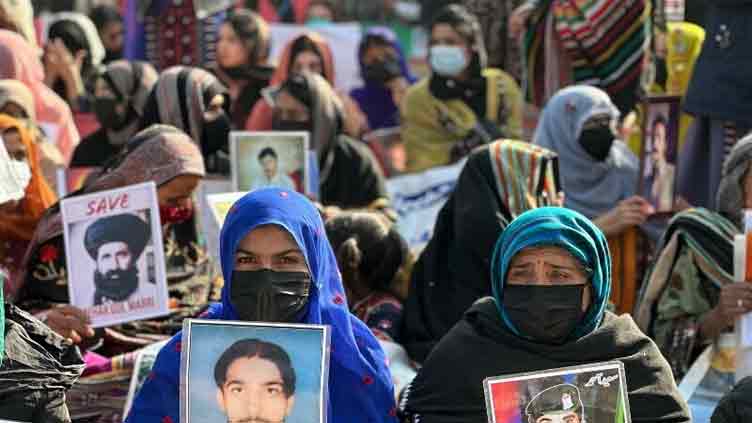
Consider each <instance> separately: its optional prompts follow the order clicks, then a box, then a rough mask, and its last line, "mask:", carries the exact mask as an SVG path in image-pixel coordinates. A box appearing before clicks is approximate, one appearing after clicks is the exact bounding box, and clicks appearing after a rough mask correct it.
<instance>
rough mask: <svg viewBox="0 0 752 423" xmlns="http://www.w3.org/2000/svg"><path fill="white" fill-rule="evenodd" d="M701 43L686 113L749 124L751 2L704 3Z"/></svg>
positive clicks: (751, 108) (751, 113)
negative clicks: (703, 29)
mask: <svg viewBox="0 0 752 423" xmlns="http://www.w3.org/2000/svg"><path fill="white" fill-rule="evenodd" d="M705 3H706V4H707V6H706V8H707V9H706V15H705V23H704V26H705V31H706V33H707V35H706V37H705V43H704V44H703V46H702V53H701V54H700V57H699V58H698V59H697V64H696V65H695V69H694V75H693V76H692V81H691V83H690V85H689V90H688V91H687V97H686V101H685V104H684V108H685V110H686V111H687V112H689V113H691V114H693V115H696V116H703V117H709V118H712V119H718V120H730V121H735V122H741V123H745V124H752V78H750V77H749V75H750V74H752V48H750V45H752V0H706V1H705Z"/></svg>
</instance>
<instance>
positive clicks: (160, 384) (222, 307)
mask: <svg viewBox="0 0 752 423" xmlns="http://www.w3.org/2000/svg"><path fill="white" fill-rule="evenodd" d="M262 225H278V226H280V227H281V228H283V229H284V230H286V231H287V232H289V233H290V235H291V236H292V237H293V238H294V239H295V242H296V243H297V244H298V246H299V247H300V250H301V251H302V252H303V254H304V256H305V258H306V261H307V263H308V269H309V270H310V273H311V277H312V279H313V281H314V286H313V289H312V290H311V296H310V299H309V307H308V311H307V314H306V316H305V317H304V318H303V319H302V321H301V323H309V324H324V325H329V326H330V327H331V352H330V364H329V404H328V419H327V421H328V422H332V423H339V422H341V423H350V422H355V421H357V422H374V423H375V422H396V421H397V420H396V417H394V416H395V414H396V409H395V400H394V386H393V383H392V379H391V375H390V373H389V369H388V367H387V364H386V356H385V355H384V352H383V351H382V349H381V347H380V346H379V343H378V341H377V340H376V338H375V337H374V336H373V334H372V333H371V331H370V330H369V329H368V327H366V325H365V324H363V323H362V322H361V321H360V320H358V319H357V318H356V317H355V316H353V315H352V314H350V311H349V310H348V307H347V299H346V298H345V294H344V289H343V287H342V280H341V277H340V274H339V270H338V269H337V260H336V258H335V256H334V252H333V251H332V248H331V246H330V244H329V240H328V239H327V237H326V232H325V230H324V224H323V222H322V221H321V217H320V215H319V212H318V211H317V210H316V208H315V207H314V206H313V204H311V202H310V201H308V200H307V199H306V198H305V197H303V196H302V195H300V194H297V193H295V192H291V191H286V190H280V189H276V188H273V189H264V190H259V191H254V192H252V193H250V194H247V195H245V196H244V197H243V198H241V199H240V200H238V201H237V202H236V203H235V204H234V205H233V206H232V208H231V209H230V212H229V213H228V215H227V218H226V220H225V223H224V226H223V227H222V233H221V235H220V258H221V261H222V263H221V265H222V273H223V275H224V278H225V285H224V288H223V289H222V302H221V303H220V304H215V305H212V307H211V308H210V309H209V311H208V313H207V314H206V316H202V317H203V318H208V319H217V320H238V315H237V313H236V311H235V309H234V308H233V306H232V304H231V302H230V289H231V286H232V272H233V269H234V257H235V250H236V249H237V247H238V244H239V243H240V241H241V240H242V239H243V238H245V236H246V235H247V234H248V233H249V232H250V231H251V230H253V229H254V228H257V227H259V226H262ZM181 339H182V335H181V334H180V333H179V334H177V335H175V336H174V337H173V339H172V340H170V342H169V343H168V344H167V345H166V346H165V347H164V348H163V349H162V351H160V353H159V356H158V357H157V361H156V363H155V364H154V368H153V371H152V374H151V375H150V377H149V378H148V380H147V382H146V383H145V384H144V386H143V388H142V389H141V391H140V392H139V395H138V397H137V398H136V400H135V401H134V404H133V408H132V410H131V413H130V415H129V416H128V420H127V422H133V423H136V422H138V423H141V422H158V423H163V422H165V421H168V420H166V419H165V418H166V417H169V418H170V419H171V420H169V421H170V422H173V423H175V422H178V421H179V420H178V419H179V415H180V411H179V392H178V387H179V383H180V349H181Z"/></svg>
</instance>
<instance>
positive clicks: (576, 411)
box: [483, 362, 631, 423]
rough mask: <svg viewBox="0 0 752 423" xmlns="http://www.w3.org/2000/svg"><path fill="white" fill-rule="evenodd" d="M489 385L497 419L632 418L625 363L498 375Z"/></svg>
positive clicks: (575, 421) (624, 422)
mask: <svg viewBox="0 0 752 423" xmlns="http://www.w3.org/2000/svg"><path fill="white" fill-rule="evenodd" d="M483 386H484V390H485V395H486V410H487V413H488V421H489V422H492V423H517V422H520V421H524V422H535V423H543V422H554V421H556V422H567V423H585V422H609V423H611V422H612V423H629V422H630V421H631V417H630V413H629V401H628V399H627V384H626V379H625V376H624V364H622V363H621V362H608V363H594V364H591V365H586V366H574V367H565V368H560V369H553V370H545V371H540V372H531V373H524V374H516V375H508V376H500V377H492V378H488V379H486V380H485V381H484V382H483Z"/></svg>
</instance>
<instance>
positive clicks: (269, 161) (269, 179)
mask: <svg viewBox="0 0 752 423" xmlns="http://www.w3.org/2000/svg"><path fill="white" fill-rule="evenodd" d="M258 162H259V165H260V166H261V169H262V170H263V172H262V174H261V175H260V176H259V177H258V178H256V179H255V180H254V181H253V184H252V186H251V190H256V189H260V188H268V187H275V188H285V189H290V190H295V182H293V180H292V179H290V177H289V176H287V175H285V174H284V172H280V170H279V156H278V155H277V152H276V151H275V150H274V149H273V148H271V147H266V148H264V149H262V150H261V152H260V153H259V155H258Z"/></svg>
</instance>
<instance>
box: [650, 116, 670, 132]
mask: <svg viewBox="0 0 752 423" xmlns="http://www.w3.org/2000/svg"><path fill="white" fill-rule="evenodd" d="M659 124H660V125H663V126H668V119H666V117H665V116H663V115H658V116H656V117H655V119H653V124H652V125H651V128H653V129H655V127H656V126H657V125H659Z"/></svg>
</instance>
